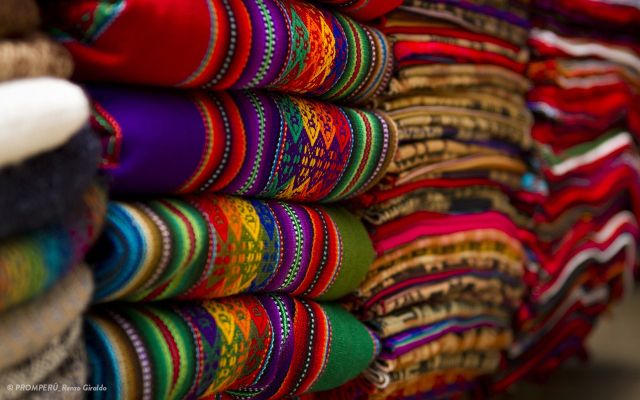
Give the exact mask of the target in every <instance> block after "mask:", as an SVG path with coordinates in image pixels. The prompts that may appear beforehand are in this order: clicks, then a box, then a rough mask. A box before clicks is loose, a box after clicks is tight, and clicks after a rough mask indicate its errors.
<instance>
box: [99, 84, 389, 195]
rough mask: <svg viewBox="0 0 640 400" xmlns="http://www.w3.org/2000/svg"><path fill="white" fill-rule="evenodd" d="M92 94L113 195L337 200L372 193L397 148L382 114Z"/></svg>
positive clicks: (283, 99) (261, 97) (294, 104)
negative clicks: (211, 194) (217, 194)
mask: <svg viewBox="0 0 640 400" xmlns="http://www.w3.org/2000/svg"><path fill="white" fill-rule="evenodd" d="M89 93H90V96H91V98H92V101H93V106H94V119H93V122H94V127H95V128H96V129H97V130H98V131H99V132H100V134H101V136H102V141H103V145H104V146H103V147H104V153H103V164H102V168H103V170H104V171H105V172H106V173H107V174H108V175H109V176H110V178H111V184H112V188H113V189H114V190H115V192H117V193H125V194H130V193H159V194H163V193H164V194H166V193H188V192H198V191H207V192H221V193H227V194H235V195H242V196H250V197H268V198H273V197H275V198H281V199H288V200H296V201H313V202H317V201H333V200H339V199H343V198H345V197H351V196H354V195H357V194H359V193H361V192H363V191H365V190H366V189H367V188H369V187H371V186H372V185H374V184H375V183H376V182H377V181H378V180H379V179H380V178H381V177H382V175H383V174H384V171H385V169H386V167H387V165H388V164H389V163H390V162H391V158H392V156H393V154H394V152H395V148H396V134H395V126H394V125H393V123H392V122H390V120H389V119H388V118H387V117H386V116H385V115H384V114H383V113H379V112H372V111H363V110H357V109H352V108H347V107H339V106H335V105H332V104H329V103H323V102H319V101H314V100H308V99H303V98H297V97H292V96H288V95H278V94H271V93H264V92H249V91H246V92H229V93H226V92H220V93H207V92H193V93H175V92H167V91H153V90H134V89H126V88H113V87H103V86H97V87H90V88H89Z"/></svg>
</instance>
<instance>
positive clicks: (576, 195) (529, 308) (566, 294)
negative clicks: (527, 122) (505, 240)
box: [495, 0, 640, 391]
mask: <svg viewBox="0 0 640 400" xmlns="http://www.w3.org/2000/svg"><path fill="white" fill-rule="evenodd" d="M534 6H535V7H534V10H535V12H534V13H533V16H532V18H533V21H534V24H535V28H534V29H533V30H532V32H531V37H530V46H531V48H532V52H533V53H532V57H533V60H532V62H531V64H530V66H529V71H528V74H529V76H530V78H531V80H532V82H533V84H534V88H533V90H532V91H531V92H530V94H529V96H528V103H529V106H530V108H531V110H532V111H533V112H534V114H535V116H536V124H535V126H534V128H533V131H532V136H533V137H534V139H535V140H536V141H537V142H538V143H539V144H540V158H541V167H542V172H543V174H544V178H545V179H546V181H547V182H548V188H549V193H548V197H546V198H545V199H543V201H542V202H541V204H540V208H539V210H538V212H537V215H536V229H535V232H536V236H535V238H532V239H533V240H530V241H529V242H528V243H527V244H528V246H529V247H530V248H531V250H532V251H531V265H530V266H529V268H527V274H526V278H525V279H526V280H527V284H528V287H529V288H530V290H529V292H528V293H527V298H526V302H525V303H524V304H523V307H522V309H521V310H520V312H519V313H518V317H517V319H516V321H515V323H516V326H517V330H518V334H517V340H516V341H515V343H514V345H513V346H512V347H511V348H510V350H509V352H508V360H509V362H508V363H507V365H508V368H505V369H504V370H503V371H502V372H501V374H500V375H498V377H497V383H496V384H495V388H496V390H499V391H501V390H504V389H506V388H508V387H509V386H510V385H511V384H512V383H513V382H515V381H517V380H519V379H523V378H537V379H544V378H546V377H547V376H548V375H549V374H550V373H551V372H553V371H554V370H555V369H556V368H557V367H558V366H559V365H560V364H561V363H562V362H563V361H565V360H567V359H569V358H571V357H575V356H579V357H584V356H585V355H586V349H585V348H584V341H585V338H586V336H587V335H588V334H589V333H590V332H591V330H592V328H593V326H594V325H595V324H596V323H597V321H598V318H599V317H600V316H601V315H602V314H603V313H604V312H606V311H607V310H608V309H609V308H610V305H611V304H612V303H614V302H615V301H617V300H619V299H620V298H621V297H622V296H623V295H624V294H625V293H628V292H629V291H630V287H631V286H632V283H633V275H634V271H635V268H636V265H637V248H638V239H639V236H638V234H639V233H640V232H639V231H638V221H637V218H638V212H639V211H640V210H639V209H638V204H640V203H639V202H638V201H639V197H638V195H639V194H640V192H639V189H640V175H639V173H640V158H639V156H638V151H637V146H636V144H635V141H636V139H637V137H638V133H640V124H639V123H638V122H639V121H640V120H639V117H640V102H639V99H640V97H638V89H640V86H639V84H640V79H639V78H640V57H639V54H640V52H639V49H640V47H638V45H639V44H640V43H638V32H639V31H638V23H639V22H640V10H639V9H638V6H637V5H633V4H631V3H626V2H602V1H592V0H579V1H571V2H568V1H560V2H550V1H535V2H534Z"/></svg>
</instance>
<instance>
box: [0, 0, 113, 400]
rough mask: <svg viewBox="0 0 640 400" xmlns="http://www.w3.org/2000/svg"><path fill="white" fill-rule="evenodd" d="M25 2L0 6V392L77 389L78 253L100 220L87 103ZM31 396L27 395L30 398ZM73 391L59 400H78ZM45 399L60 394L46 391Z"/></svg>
mask: <svg viewBox="0 0 640 400" xmlns="http://www.w3.org/2000/svg"><path fill="white" fill-rule="evenodd" d="M39 24H40V17H39V10H38V7H37V5H36V3H35V2H34V1H26V0H24V1H23V0H6V1H3V2H2V4H0V221H1V222H0V343H1V345H0V398H3V399H13V398H18V397H20V396H22V395H23V394H24V393H21V392H20V391H17V390H16V391H12V389H13V385H18V384H20V385H24V386H26V385H38V384H43V383H48V382H57V383H58V384H59V385H62V384H66V385H73V386H82V385H83V384H84V383H86V379H87V363H86V352H85V348H84V340H83V338H82V329H81V326H82V317H81V315H82V312H83V311H84V310H85V308H86V307H87V305H88V303H89V301H90V298H91V293H92V288H93V284H92V279H91V274H90V272H89V270H88V269H87V268H86V266H84V264H83V259H84V256H85V254H86V252H87V251H88V249H89V247H90V246H91V244H92V243H93V241H94V240H95V238H96V236H97V235H98V232H99V230H100V226H101V224H102V221H103V219H104V214H105V208H106V207H105V205H106V195H105V193H104V189H103V187H102V186H101V185H100V183H98V182H97V171H98V160H99V152H100V145H99V142H98V139H97V137H96V136H95V135H94V134H93V133H92V132H91V131H90V130H89V129H88V128H87V124H88V121H89V103H88V100H87V98H86V96H85V95H84V93H83V92H82V90H81V89H80V88H79V87H78V86H76V85H74V84H72V83H70V82H68V81H66V80H65V79H66V78H68V77H69V76H70V75H71V73H72V70H73V62H72V60H71V57H70V55H69V53H67V51H66V50H65V49H64V48H63V47H62V46H60V45H59V44H57V43H55V42H54V41H53V40H51V39H49V38H47V37H46V36H45V35H44V34H42V33H40V32H39V30H38V29H39ZM37 395H40V393H36V396H35V397H34V398H37ZM81 396H82V394H75V393H72V394H70V395H69V396H68V397H66V398H81ZM48 398H61V397H60V395H56V393H53V394H52V395H51V396H50V397H48Z"/></svg>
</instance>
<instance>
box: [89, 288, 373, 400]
mask: <svg viewBox="0 0 640 400" xmlns="http://www.w3.org/2000/svg"><path fill="white" fill-rule="evenodd" d="M86 335H87V346H88V349H89V354H90V355H91V365H92V368H91V370H92V374H91V377H90V383H91V384H94V385H97V384H104V385H105V386H107V387H108V388H109V391H108V392H107V393H95V394H94V398H109V399H120V398H122V399H130V398H142V399H151V398H162V399H182V398H212V397H213V396H215V397H216V398H234V397H238V396H240V397H243V398H252V399H270V398H281V397H285V396H287V395H294V394H300V393H304V392H309V391H321V390H328V389H331V388H334V387H336V386H339V385H340V384H342V383H344V382H346V381H348V380H349V379H352V378H354V377H355V376H356V375H358V374H359V373H360V372H362V371H363V370H364V369H365V368H366V367H367V366H368V364H369V363H370V362H371V361H372V360H373V357H374V356H375V355H376V353H377V351H378V346H379V345H378V341H377V339H376V337H375V336H373V334H372V333H371V332H370V331H369V330H368V329H367V328H366V327H365V326H364V325H363V324H362V323H360V322H359V321H358V320H356V319H355V317H354V316H352V315H351V314H349V313H348V312H347V311H345V310H344V309H342V308H341V307H340V306H338V305H332V304H318V303H315V302H313V301H307V300H298V299H295V298H292V297H288V296H286V295H276V294H269V295H259V296H250V295H243V296H236V297H228V298H225V299H221V300H219V301H205V302H194V303H164V304H162V305H135V306H114V307H109V308H106V307H105V308H103V309H99V310H96V311H95V312H93V313H91V314H90V315H89V316H88V318H87V322H86ZM222 392H226V393H222ZM216 393H218V394H217V395H216Z"/></svg>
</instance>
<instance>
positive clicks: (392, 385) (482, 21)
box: [335, 0, 539, 399]
mask: <svg viewBox="0 0 640 400" xmlns="http://www.w3.org/2000/svg"><path fill="white" fill-rule="evenodd" d="M487 3H488V2H484V1H483V2H480V1H477V2H440V1H437V2H436V1H417V0H416V1H413V0H408V1H405V2H404V3H403V5H402V6H401V7H400V8H399V9H398V10H396V11H394V12H393V13H391V14H389V15H387V16H386V18H385V20H384V22H383V24H382V26H381V30H382V31H383V32H385V34H387V35H388V36H389V39H390V41H391V42H392V43H393V53H394V55H395V57H396V65H397V68H396V70H395V71H394V75H393V78H392V80H391V82H390V85H389V89H388V91H387V92H385V93H384V95H383V96H381V97H379V98H377V99H376V104H377V105H378V106H379V107H380V108H381V109H383V110H385V111H386V112H387V113H388V115H389V116H390V117H391V118H392V119H393V120H394V121H395V123H396V125H397V129H398V139H399V145H398V149H397V151H396V153H395V157H394V158H393V161H392V162H391V165H390V167H389V169H388V170H387V174H386V176H385V177H384V178H383V179H382V180H381V182H380V183H379V184H378V185H376V186H375V187H374V188H373V189H372V190H370V191H368V192H367V193H365V194H363V195H361V196H359V197H358V198H357V199H356V200H355V204H356V207H358V208H359V209H361V210H362V211H361V213H362V214H363V216H364V219H365V221H366V222H367V223H368V227H369V232H370V236H371V239H372V241H373V245H374V248H375V250H376V255H377V258H376V260H375V261H374V263H373V264H372V266H371V268H370V269H369V272H368V274H367V276H366V278H365V280H364V282H363V284H361V285H360V287H359V288H358V289H357V291H356V293H355V294H354V295H353V296H352V299H351V301H352V307H353V310H354V312H356V313H358V315H360V316H361V318H362V319H364V320H365V321H366V323H367V324H368V325H369V326H371V327H372V328H373V329H374V331H375V332H376V333H377V334H379V335H380V338H381V344H382V350H381V354H380V356H379V357H378V358H377V360H376V361H375V362H374V363H373V364H372V365H371V367H370V368H369V369H368V370H367V371H366V372H365V373H364V375H363V377H362V378H360V380H359V381H357V382H352V384H351V385H350V386H347V387H346V388H345V389H342V390H337V391H335V396H336V397H337V398H345V399H347V398H370V399H378V398H379V399H386V398H431V397H430V396H434V397H437V396H440V397H447V396H453V395H456V394H460V393H463V392H465V391H472V390H476V387H477V386H478V382H479V381H478V379H477V378H478V377H481V376H484V375H487V374H491V373H493V372H495V371H496V370H497V368H498V366H499V363H500V360H501V351H502V350H504V349H506V348H507V347H508V346H509V345H510V344H511V341H512V327H511V317H512V314H513V312H514V311H515V310H516V309H517V308H518V307H519V305H520V300H521V297H522V295H523V292H524V281H523V274H524V270H523V265H524V262H525V259H526V254H525V249H524V248H523V246H522V243H521V242H520V240H519V237H520V235H521V231H522V232H528V229H530V228H531V227H532V225H533V220H532V218H531V216H530V215H529V214H528V213H527V204H525V203H526V201H525V200H527V198H528V197H529V196H536V195H537V192H536V190H539V188H538V187H537V186H536V185H537V183H538V180H537V179H536V177H535V176H534V175H533V174H532V173H530V170H531V166H530V165H529V164H528V157H529V154H530V150H531V148H532V141H531V138H530V136H529V130H530V126H531V124H532V117H531V115H530V113H529V111H528V110H527V107H526V103H525V99H524V95H525V93H526V91H527V89H528V88H529V82H528V81H527V79H526V78H525V77H524V72H525V67H526V62H527V61H528V50H527V47H526V40H527V33H528V26H529V25H528V19H527V12H526V6H527V4H526V3H525V2H508V3H506V2H490V3H491V4H487ZM521 203H522V204H521Z"/></svg>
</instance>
